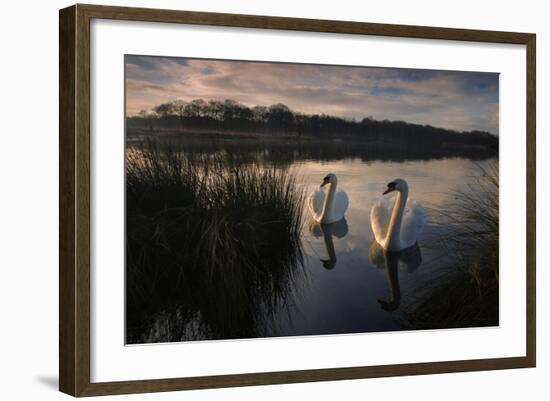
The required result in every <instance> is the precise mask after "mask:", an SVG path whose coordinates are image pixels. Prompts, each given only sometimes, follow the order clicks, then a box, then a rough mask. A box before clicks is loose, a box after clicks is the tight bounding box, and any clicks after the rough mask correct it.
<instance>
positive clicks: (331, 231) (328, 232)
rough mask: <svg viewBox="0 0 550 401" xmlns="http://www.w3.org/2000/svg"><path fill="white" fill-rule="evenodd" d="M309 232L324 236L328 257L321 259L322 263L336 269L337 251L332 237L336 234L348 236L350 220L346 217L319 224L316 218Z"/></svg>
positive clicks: (315, 235) (326, 267)
mask: <svg viewBox="0 0 550 401" xmlns="http://www.w3.org/2000/svg"><path fill="white" fill-rule="evenodd" d="M309 232H310V233H311V235H313V236H314V237H315V238H320V237H323V240H324V242H325V247H326V252H327V255H328V259H321V263H322V264H323V267H324V268H325V269H327V270H331V269H334V267H335V266H336V251H335V250H334V241H333V240H332V237H333V236H334V237H336V238H339V239H341V238H344V237H345V236H346V234H347V233H348V222H347V221H346V218H345V217H344V218H343V219H341V220H339V221H337V222H335V223H331V224H319V223H317V222H316V221H315V220H312V221H311V222H310V225H309Z"/></svg>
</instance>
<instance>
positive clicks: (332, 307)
mask: <svg viewBox="0 0 550 401" xmlns="http://www.w3.org/2000/svg"><path fill="white" fill-rule="evenodd" d="M495 163H496V161H495V160H488V161H476V162H473V161H471V160H468V159H459V158H453V159H441V160H427V161H425V160H422V161H404V162H392V161H372V162H365V161H363V160H361V159H357V158H356V159H344V160H338V161H325V162H322V161H314V160H309V161H302V162H296V163H295V164H294V165H293V170H294V171H296V172H297V173H298V175H299V176H300V177H301V182H302V183H303V185H304V186H306V187H307V193H310V192H311V191H312V190H313V189H315V188H316V187H318V185H319V183H320V182H321V180H322V178H323V177H324V176H325V175H326V174H327V173H329V172H332V173H334V174H336V175H337V176H338V186H339V187H340V188H341V189H342V190H344V191H346V192H347V194H348V197H349V200H350V205H349V209H348V211H347V213H346V217H345V220H346V224H338V226H343V227H336V228H335V229H334V230H333V231H337V233H336V234H334V233H333V235H330V232H328V233H327V232H326V231H330V230H325V232H323V230H322V229H320V228H319V227H315V228H316V229H313V230H311V229H305V230H304V232H303V242H304V253H305V255H306V257H305V269H306V274H305V275H304V276H303V278H302V280H301V282H299V283H297V285H296V287H295V294H294V302H293V303H292V304H291V305H290V306H289V307H288V308H285V310H281V311H279V313H278V314H277V316H276V318H275V319H274V321H273V324H272V325H271V326H270V327H269V328H268V329H267V331H266V335H273V336H290V335H312V334H335V333H354V332H372V331H388V330H400V329H402V328H403V319H404V316H403V312H402V304H406V302H407V297H409V298H410V297H414V293H415V290H416V289H418V287H419V286H421V285H422V284H423V282H424V280H425V279H426V277H427V276H429V275H432V274H433V273H435V271H436V270H438V269H445V268H449V266H450V263H451V262H452V260H449V258H448V257H447V250H446V248H444V247H438V238H439V237H441V236H442V235H443V233H442V232H441V231H442V230H443V229H444V227H441V225H440V224H437V223H438V221H436V220H437V216H436V215H435V214H434V213H430V210H433V209H435V208H437V209H445V207H446V206H448V205H450V204H451V203H452V201H453V193H454V192H455V191H468V190H469V185H471V184H472V183H473V182H474V177H475V176H476V175H479V174H480V170H479V168H478V167H485V168H487V165H488V164H495ZM394 178H404V179H406V180H407V182H408V184H409V197H411V198H412V199H415V200H417V201H418V202H420V203H421V204H422V205H423V206H424V207H425V208H426V210H427V224H426V225H425V226H424V230H423V232H422V235H421V237H420V238H419V241H418V245H419V246H418V248H419V249H418V250H415V253H414V254H413V255H412V258H409V259H406V258H405V259H406V260H405V261H399V260H387V259H391V256H390V258H386V259H385V258H384V255H383V253H382V252H378V254H377V253H376V252H374V257H372V256H373V255H372V254H371V257H370V258H369V249H370V248H371V246H372V243H373V240H374V236H373V232H372V229H371V224H370V210H371V207H372V206H373V204H374V203H375V202H376V201H377V200H379V199H380V198H381V197H382V192H383V191H384V189H385V188H386V185H387V183H388V182H390V181H391V180H393V179H394ZM305 216H306V219H307V220H311V214H310V212H309V210H305ZM346 225H347V227H346ZM307 226H308V224H306V227H307ZM332 247H333V248H334V249H333V250H332V249H331V248H332ZM373 251H376V250H375V249H374V248H373ZM371 253H372V251H371ZM373 259H374V260H373ZM323 260H325V261H326V260H330V262H329V263H328V268H326V267H325V266H324V263H323ZM407 262H409V263H407ZM399 299H401V302H399ZM380 301H382V302H380ZM392 301H393V305H392V306H390V307H388V306H387V305H388V303H391V302H392ZM384 302H385V304H384ZM383 306H386V307H385V308H384V307H383Z"/></svg>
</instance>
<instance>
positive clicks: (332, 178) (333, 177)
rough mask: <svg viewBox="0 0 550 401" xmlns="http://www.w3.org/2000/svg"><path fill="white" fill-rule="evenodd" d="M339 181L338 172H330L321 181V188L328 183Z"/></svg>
mask: <svg viewBox="0 0 550 401" xmlns="http://www.w3.org/2000/svg"><path fill="white" fill-rule="evenodd" d="M336 183H338V178H336V174H332V173H328V174H327V175H326V177H325V178H323V182H322V183H321V186H320V188H323V187H324V186H325V185H327V184H333V185H334V184H336Z"/></svg>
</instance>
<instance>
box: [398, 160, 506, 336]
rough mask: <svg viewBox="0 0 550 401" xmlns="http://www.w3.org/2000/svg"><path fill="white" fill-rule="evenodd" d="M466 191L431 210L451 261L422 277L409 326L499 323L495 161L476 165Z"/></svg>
mask: <svg viewBox="0 0 550 401" xmlns="http://www.w3.org/2000/svg"><path fill="white" fill-rule="evenodd" d="M477 169H478V171H477V172H476V176H475V177H473V178H472V183H471V184H470V185H469V188H468V189H467V190H465V191H462V192H458V193H454V194H453V198H454V201H453V202H452V204H451V205H450V207H449V208H446V209H439V210H433V212H434V213H435V215H436V216H437V217H438V219H437V220H439V221H441V223H439V225H440V227H439V230H438V231H439V232H440V233H443V237H442V238H441V239H440V241H438V242H437V244H436V246H443V247H445V250H446V253H447V255H448V256H449V257H450V258H451V259H452V262H451V264H450V266H449V267H448V268H447V269H444V270H443V271H442V272H440V274H436V275H434V277H433V278H432V279H431V280H428V281H427V282H425V283H423V288H422V289H421V290H420V291H418V292H417V294H416V296H415V297H414V301H413V302H412V303H411V305H410V306H409V308H407V309H408V312H407V320H408V323H409V325H410V326H411V327H412V328H417V329H430V328H450V327H482V326H494V325H498V316H499V309H498V305H499V252H498V250H499V182H498V164H497V162H495V163H494V164H490V165H489V166H488V167H481V166H478V167H477Z"/></svg>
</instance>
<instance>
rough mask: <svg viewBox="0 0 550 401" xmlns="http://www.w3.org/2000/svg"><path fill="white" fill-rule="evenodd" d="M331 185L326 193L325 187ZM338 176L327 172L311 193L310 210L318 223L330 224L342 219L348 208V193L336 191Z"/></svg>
mask: <svg viewBox="0 0 550 401" xmlns="http://www.w3.org/2000/svg"><path fill="white" fill-rule="evenodd" d="M327 184H328V185H329V188H328V193H326V194H325V191H324V189H323V187H324V186H325V185H327ZM337 185H338V178H336V175H335V174H332V173H331V174H327V176H326V177H325V178H324V179H323V183H322V184H321V186H320V187H319V189H318V190H316V191H313V192H312V193H311V194H310V195H309V203H308V205H309V210H310V211H311V214H312V215H313V219H314V220H315V221H316V222H317V223H321V224H330V223H334V222H337V221H339V220H342V219H343V218H344V214H345V213H346V210H348V206H349V199H348V194H346V193H345V192H344V191H342V190H338V191H336V186H337Z"/></svg>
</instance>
